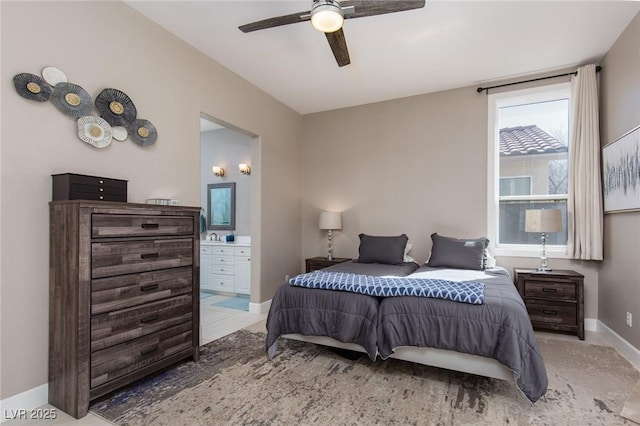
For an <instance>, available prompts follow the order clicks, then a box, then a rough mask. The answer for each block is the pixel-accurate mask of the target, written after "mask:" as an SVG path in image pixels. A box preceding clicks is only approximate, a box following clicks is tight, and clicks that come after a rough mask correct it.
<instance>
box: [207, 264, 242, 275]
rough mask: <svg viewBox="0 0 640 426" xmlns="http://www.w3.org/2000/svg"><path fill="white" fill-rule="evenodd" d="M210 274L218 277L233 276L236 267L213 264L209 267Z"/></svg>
mask: <svg viewBox="0 0 640 426" xmlns="http://www.w3.org/2000/svg"><path fill="white" fill-rule="evenodd" d="M211 273H212V274H219V275H235V274H236V267H235V265H223V264H215V265H211Z"/></svg>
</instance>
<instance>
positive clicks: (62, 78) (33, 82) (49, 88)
mask: <svg viewBox="0 0 640 426" xmlns="http://www.w3.org/2000/svg"><path fill="white" fill-rule="evenodd" d="M0 1H2V0H0ZM41 74H42V78H41V77H40V76H37V75H35V74H31V73H20V74H16V75H15V76H14V77H13V84H14V86H15V88H16V91H17V92H18V94H19V95H20V96H22V97H23V98H26V99H29V100H32V101H38V102H46V101H51V103H52V104H53V105H55V107H56V108H58V109H59V110H60V111H62V112H63V113H64V114H66V115H69V116H71V117H75V118H76V119H77V125H78V137H79V138H80V140H82V141H83V142H86V143H87V144H89V145H92V146H94V147H96V148H104V147H106V146H109V145H110V144H111V141H112V140H113V139H116V140H118V141H124V140H126V139H127V138H128V137H130V138H131V140H133V141H134V142H135V143H137V144H138V145H141V146H149V145H153V144H154V143H155V142H156V139H157V138H158V131H157V130H156V128H155V126H154V125H153V124H151V122H150V121H148V120H143V119H137V115H138V111H137V110H136V106H135V105H134V104H133V102H132V101H131V99H130V98H129V96H127V94H126V93H124V92H122V91H121V90H117V89H111V88H108V89H104V90H102V92H100V94H99V95H98V96H97V98H96V100H95V107H96V109H97V110H98V111H99V113H100V115H101V117H96V116H95V115H93V107H94V103H93V101H92V98H91V95H89V93H88V92H87V91H86V90H84V89H83V88H82V87H80V86H78V85H77V84H73V83H69V82H68V80H67V76H66V75H65V74H64V72H62V71H61V70H59V69H58V68H55V67H51V66H47V67H44V68H43V69H42V71H41Z"/></svg>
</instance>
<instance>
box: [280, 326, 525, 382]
mask: <svg viewBox="0 0 640 426" xmlns="http://www.w3.org/2000/svg"><path fill="white" fill-rule="evenodd" d="M281 337H284V338H287V339H293V340H300V341H303V342H309V343H315V344H318V345H324V346H331V347H334V348H342V349H348V350H352V351H357V352H364V353H366V351H365V350H364V348H363V347H362V346H360V345H357V344H355V343H342V342H340V341H338V340H336V339H332V338H331V337H325V336H303V335H301V334H284V335H282V336H281ZM391 358H395V359H401V360H403V361H410V362H415V363H417V364H423V365H429V366H432V367H439V368H446V369H448V370H454V371H461V372H463V373H470V374H477V375H479V376H485V377H492V378H495V379H501V380H508V381H510V382H515V380H514V377H513V371H511V370H510V369H508V368H507V367H505V366H504V365H502V364H501V363H499V362H498V361H496V360H495V359H493V358H485V357H482V356H478V355H470V354H464V353H461V352H456V351H447V350H444V349H435V348H418V347H414V346H403V347H400V348H396V350H395V352H394V353H393V355H391Z"/></svg>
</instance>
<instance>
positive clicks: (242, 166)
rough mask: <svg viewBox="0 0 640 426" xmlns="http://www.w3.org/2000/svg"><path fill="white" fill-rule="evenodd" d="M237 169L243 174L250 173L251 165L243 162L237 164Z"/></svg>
mask: <svg viewBox="0 0 640 426" xmlns="http://www.w3.org/2000/svg"><path fill="white" fill-rule="evenodd" d="M238 170H240V173H242V174H243V175H250V174H251V166H250V165H248V164H244V163H240V164H238Z"/></svg>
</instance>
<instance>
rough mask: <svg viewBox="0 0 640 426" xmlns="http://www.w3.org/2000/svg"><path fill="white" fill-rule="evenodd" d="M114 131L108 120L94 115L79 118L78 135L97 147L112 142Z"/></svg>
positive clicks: (102, 146)
mask: <svg viewBox="0 0 640 426" xmlns="http://www.w3.org/2000/svg"><path fill="white" fill-rule="evenodd" d="M112 136H113V133H112V130H111V126H110V125H109V123H107V121H106V120H103V119H102V118H100V117H95V116H93V115H87V116H84V117H80V118H79V119H78V137H79V138H80V139H81V140H82V141H84V142H86V143H88V144H89V145H93V146H95V147H96V148H104V147H106V146H109V144H111V139H112Z"/></svg>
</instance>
